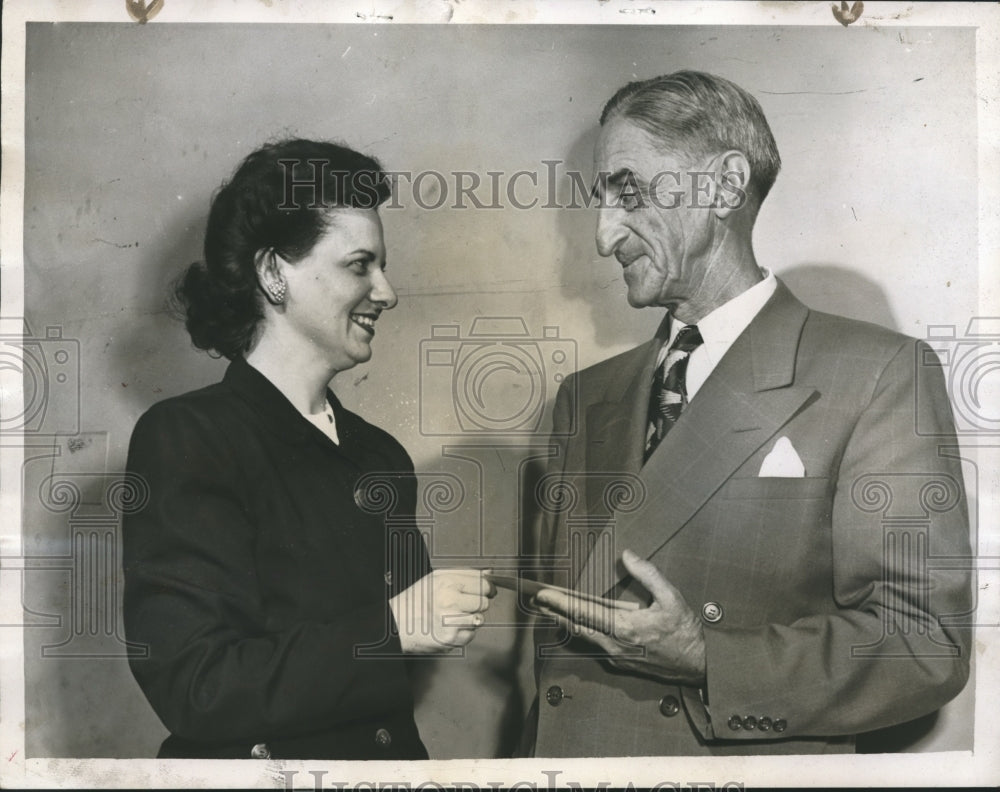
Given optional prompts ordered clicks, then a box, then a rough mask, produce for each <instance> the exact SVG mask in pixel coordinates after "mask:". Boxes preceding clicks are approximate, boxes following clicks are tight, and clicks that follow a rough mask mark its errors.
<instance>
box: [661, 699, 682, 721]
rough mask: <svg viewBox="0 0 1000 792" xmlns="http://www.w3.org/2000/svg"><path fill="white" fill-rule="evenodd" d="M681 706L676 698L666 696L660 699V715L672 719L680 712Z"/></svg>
mask: <svg viewBox="0 0 1000 792" xmlns="http://www.w3.org/2000/svg"><path fill="white" fill-rule="evenodd" d="M680 709H681V704H680V702H679V701H678V700H677V698H676V696H664V697H663V698H661V699H660V714H661V715H663V717H665V718H672V717H674V715H676V714H677V713H678V712H680Z"/></svg>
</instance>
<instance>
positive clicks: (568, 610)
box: [535, 588, 614, 633]
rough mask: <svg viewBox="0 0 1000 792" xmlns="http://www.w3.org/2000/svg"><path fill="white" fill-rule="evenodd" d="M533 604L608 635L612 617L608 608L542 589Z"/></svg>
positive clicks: (559, 592)
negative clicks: (535, 603)
mask: <svg viewBox="0 0 1000 792" xmlns="http://www.w3.org/2000/svg"><path fill="white" fill-rule="evenodd" d="M535 602H537V603H538V604H539V605H541V606H542V607H543V608H548V609H550V610H552V611H555V612H557V613H559V614H561V615H563V616H565V617H566V618H567V619H569V621H571V622H573V623H574V624H576V625H578V626H584V627H587V628H589V629H592V630H597V631H600V632H604V633H610V632H611V627H612V624H613V620H614V615H613V614H612V613H611V609H610V608H606V607H604V606H603V605H600V604H598V603H596V602H591V601H590V600H586V599H583V598H580V597H573V596H571V595H568V594H564V593H563V592H561V591H554V590H553V589H544V588H543V589H542V590H541V591H539V592H538V593H537V594H536V595H535Z"/></svg>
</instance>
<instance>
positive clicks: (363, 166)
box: [124, 140, 493, 759]
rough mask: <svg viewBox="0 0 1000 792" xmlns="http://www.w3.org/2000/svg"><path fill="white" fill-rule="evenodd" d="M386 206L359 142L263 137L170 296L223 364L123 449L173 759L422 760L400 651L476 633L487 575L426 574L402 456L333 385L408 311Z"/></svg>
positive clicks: (146, 640) (136, 565)
mask: <svg viewBox="0 0 1000 792" xmlns="http://www.w3.org/2000/svg"><path fill="white" fill-rule="evenodd" d="M388 197H389V185H388V182H387V178H386V177H385V175H384V174H383V173H382V171H381V169H380V166H379V164H378V162H376V161H375V160H373V159H370V158H368V157H366V156H364V155H362V154H359V153H357V152H355V151H352V150H350V149H348V148H345V147H342V146H338V145H334V144H331V143H317V142H313V141H308V140H287V141H283V142H280V143H277V144H273V145H268V146H265V147H263V148H261V149H260V150H258V151H256V152H254V153H253V154H251V155H250V156H249V157H247V158H246V160H244V162H243V163H242V165H241V166H240V167H239V169H238V170H237V171H236V173H235V175H234V176H233V178H232V180H231V181H230V182H229V183H228V184H225V185H224V186H223V187H222V188H221V190H220V191H219V192H218V193H217V195H216V196H215V198H214V199H213V202H212V208H211V212H210V214H209V219H208V228H207V231H206V235H205V260H204V263H197V264H194V265H192V266H191V267H190V268H189V269H188V271H187V273H186V274H185V275H184V277H183V279H182V280H181V282H180V283H179V285H178V287H177V297H178V298H179V300H180V303H181V304H182V305H183V307H184V309H185V311H186V320H187V321H186V325H187V329H188V331H189V333H190V335H191V338H192V340H193V342H194V344H195V345H196V346H197V347H199V348H201V349H205V350H209V351H213V352H216V353H219V354H221V355H225V356H226V357H227V358H229V359H230V361H231V363H230V364H229V367H228V369H227V370H226V374H225V377H224V378H223V380H222V382H220V383H218V384H215V385H211V386H209V387H207V388H203V389H201V390H197V391H194V392H192V393H187V394H184V395H182V396H178V397H176V398H172V399H168V400H166V401H163V402H160V403H159V404H156V405H154V406H153V407H152V408H151V409H150V410H149V411H148V412H147V413H146V414H145V415H143V416H142V418H141V419H140V420H139V422H138V424H137V425H136V428H135V431H134V433H133V435H132V442H131V445H130V448H129V461H128V469H129V471H130V472H131V473H133V474H135V475H138V476H141V477H143V479H144V480H145V481H146V483H147V484H148V487H149V493H150V495H149V502H148V504H147V505H146V506H145V508H144V509H143V510H142V511H141V512H139V513H138V514H136V515H134V516H130V517H129V518H128V519H127V520H126V522H125V525H124V567H125V627H126V630H127V633H128V637H129V639H130V640H132V641H136V642H139V643H141V644H144V645H146V646H147V647H148V656H147V657H145V658H136V659H134V660H133V661H132V662H131V667H132V671H133V673H134V675H135V677H136V679H137V680H138V682H139V685H140V686H141V687H142V689H143V691H144V693H145V694H146V697H147V698H148V699H149V701H150V703H151V704H152V706H153V708H154V709H155V710H156V712H157V714H158V715H159V716H160V719H161V720H162V721H163V723H164V724H165V725H166V727H167V728H168V729H169V730H170V732H171V736H170V737H169V738H168V739H167V740H166V741H165V742H164V743H163V746H162V747H161V749H160V754H159V755H160V756H161V757H192V758H195V757H205V758H239V757H246V758H251V757H254V758H270V757H274V758H300V759H304V758H312V759H417V758H426V757H427V753H426V750H425V748H424V746H423V744H422V742H421V740H420V736H419V734H418V733H417V728H416V725H415V723H414V720H413V697H412V693H411V690H410V683H409V680H408V677H407V670H406V667H405V665H404V659H403V653H431V652H443V651H449V650H451V649H452V648H454V647H458V646H463V645H465V644H466V643H468V642H469V641H470V640H471V639H472V637H473V635H474V633H475V630H476V628H477V627H478V626H479V625H480V624H481V623H482V620H483V616H482V613H483V611H485V610H486V608H487V605H488V596H491V595H492V593H493V590H492V586H490V584H489V583H488V582H485V580H484V578H483V576H482V573H481V572H480V571H478V570H442V571H435V572H430V571H429V568H430V567H429V563H428V558H427V551H426V548H425V546H424V543H423V540H422V539H421V537H420V535H419V533H418V532H417V530H416V528H415V526H414V523H413V519H412V517H413V513H414V509H415V498H416V482H415V479H414V475H413V465H412V463H411V461H410V458H409V456H408V455H407V453H406V451H405V450H404V449H403V448H402V446H400V444H399V443H398V442H396V440H394V439H393V438H392V437H391V436H390V435H389V434H387V433H386V432H384V431H382V430H381V429H378V428H376V427H374V426H372V425H371V424H369V423H366V422H365V421H364V420H362V419H361V418H360V417H358V416H357V415H355V414H354V413H352V412H350V411H348V410H346V409H345V408H344V407H343V406H342V405H341V404H340V403H339V402H338V401H337V398H336V397H335V396H334V395H333V393H332V392H331V391H329V390H328V389H327V385H328V383H329V381H330V380H331V379H332V378H333V376H334V375H335V374H337V373H338V372H340V371H344V370H345V369H349V368H351V367H352V366H354V365H356V364H358V363H363V362H364V361H366V360H368V359H369V357H370V356H371V354H372V349H371V343H372V338H373V337H374V335H375V326H376V323H377V322H378V320H379V318H380V316H381V314H382V312H383V311H386V310H388V309H390V308H392V307H393V306H394V305H395V304H396V294H395V292H394V291H393V289H392V286H390V284H389V281H388V280H387V278H386V275H385V272H384V269H385V249H384V245H383V240H382V226H381V222H380V220H379V216H378V213H377V207H378V205H379V204H380V203H382V202H383V201H384V200H386V199H387V198H388ZM380 488H381V489H380ZM371 493H375V495H372V494H371ZM387 493H388V495H387ZM387 517H390V518H392V519H391V520H387ZM389 524H391V525H393V526H394V528H393V534H392V535H391V536H390V535H389V532H388V531H387V528H386V526H387V525H389ZM400 526H401V527H400Z"/></svg>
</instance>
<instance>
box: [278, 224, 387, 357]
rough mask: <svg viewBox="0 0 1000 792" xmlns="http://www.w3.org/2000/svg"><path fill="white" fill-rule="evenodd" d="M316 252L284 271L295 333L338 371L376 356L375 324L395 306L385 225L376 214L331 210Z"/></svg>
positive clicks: (287, 308) (289, 315)
mask: <svg viewBox="0 0 1000 792" xmlns="http://www.w3.org/2000/svg"><path fill="white" fill-rule="evenodd" d="M326 222H327V228H326V230H325V231H324V232H323V234H322V235H321V236H320V238H319V239H318V240H317V241H316V244H315V245H314V246H313V249H312V250H311V251H310V252H309V254H308V255H306V256H305V257H304V258H302V259H300V260H299V261H298V262H296V263H295V264H289V265H286V266H285V267H283V272H284V276H285V280H286V282H287V284H288V293H287V297H286V299H285V311H284V319H285V322H286V323H288V325H289V327H290V329H292V331H293V332H294V333H295V334H296V335H297V336H299V337H300V338H301V339H302V341H303V342H304V343H306V344H309V345H312V346H313V347H314V348H315V350H316V352H317V353H318V355H319V356H320V357H322V359H323V360H325V361H326V362H328V363H329V364H330V365H332V366H333V368H334V369H336V370H337V371H343V370H344V369H349V368H351V367H352V366H355V365H357V364H358V363H364V362H365V361H366V360H368V359H369V358H370V357H371V355H372V349H371V341H372V338H373V337H374V336H375V323H376V321H377V320H378V318H379V315H380V314H381V313H382V311H384V310H387V309H389V308H392V307H393V306H394V305H395V304H396V292H395V291H393V289H392V286H391V285H390V284H389V281H388V279H387V278H386V276H385V243H384V242H383V240H382V221H381V220H380V219H379V216H378V212H377V211H375V210H374V209H331V210H329V211H327V213H326Z"/></svg>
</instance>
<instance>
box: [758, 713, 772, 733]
mask: <svg viewBox="0 0 1000 792" xmlns="http://www.w3.org/2000/svg"><path fill="white" fill-rule="evenodd" d="M757 728H758V729H760V730H761V731H769V730H770V729H771V719H770V718H769V717H767V716H766V715H764V716H762V717H760V718H758V719H757Z"/></svg>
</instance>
